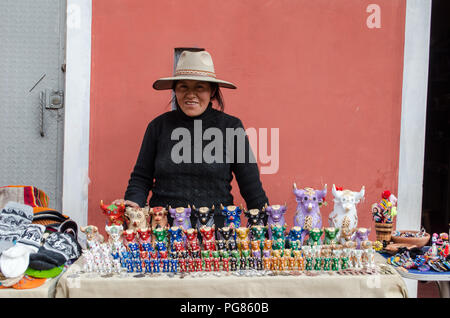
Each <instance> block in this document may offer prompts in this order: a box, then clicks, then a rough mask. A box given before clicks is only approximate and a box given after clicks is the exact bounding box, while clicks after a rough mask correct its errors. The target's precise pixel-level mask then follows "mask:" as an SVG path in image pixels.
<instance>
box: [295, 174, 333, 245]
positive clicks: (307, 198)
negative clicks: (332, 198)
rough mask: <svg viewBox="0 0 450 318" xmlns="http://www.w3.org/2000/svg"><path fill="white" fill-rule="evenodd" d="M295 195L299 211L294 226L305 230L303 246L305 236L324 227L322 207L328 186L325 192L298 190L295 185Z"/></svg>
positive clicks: (308, 189) (307, 189)
mask: <svg viewBox="0 0 450 318" xmlns="http://www.w3.org/2000/svg"><path fill="white" fill-rule="evenodd" d="M294 195H295V200H296V201H297V210H296V212H295V217H294V226H300V227H301V228H302V229H303V233H302V239H301V241H302V244H303V241H304V239H305V236H306V235H307V234H309V232H310V231H311V230H312V229H313V228H321V227H322V215H321V214H320V206H321V205H322V203H323V202H324V198H325V196H326V195H327V185H325V187H324V189H323V190H314V189H312V188H304V189H297V185H296V184H295V183H294Z"/></svg>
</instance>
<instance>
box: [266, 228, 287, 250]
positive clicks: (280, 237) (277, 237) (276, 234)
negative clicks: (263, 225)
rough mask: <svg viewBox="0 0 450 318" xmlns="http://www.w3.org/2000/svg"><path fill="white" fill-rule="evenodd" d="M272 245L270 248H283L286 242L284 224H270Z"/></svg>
mask: <svg viewBox="0 0 450 318" xmlns="http://www.w3.org/2000/svg"><path fill="white" fill-rule="evenodd" d="M270 229H271V233H272V238H271V240H272V241H273V246H272V249H284V247H285V242H286V236H285V232H286V225H279V224H272V225H271V226H270Z"/></svg>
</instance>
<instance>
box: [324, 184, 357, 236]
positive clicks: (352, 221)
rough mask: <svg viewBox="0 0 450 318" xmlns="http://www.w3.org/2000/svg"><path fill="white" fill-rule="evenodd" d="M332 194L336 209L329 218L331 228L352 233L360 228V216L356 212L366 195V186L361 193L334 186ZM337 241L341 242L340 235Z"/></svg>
mask: <svg viewBox="0 0 450 318" xmlns="http://www.w3.org/2000/svg"><path fill="white" fill-rule="evenodd" d="M332 193H333V196H334V200H333V201H334V208H333V211H332V212H331V213H330V215H329V216H328V223H329V225H330V226H331V227H335V228H338V229H340V230H341V233H342V232H343V228H345V229H346V231H352V230H354V229H356V228H357V226H358V215H357V211H356V204H358V203H359V202H360V201H361V200H362V199H363V198H364V194H365V188H364V186H362V187H361V190H360V191H359V192H354V191H350V190H347V189H345V190H344V189H337V188H336V186H335V185H334V184H333V188H332ZM337 240H338V241H340V233H338V235H337Z"/></svg>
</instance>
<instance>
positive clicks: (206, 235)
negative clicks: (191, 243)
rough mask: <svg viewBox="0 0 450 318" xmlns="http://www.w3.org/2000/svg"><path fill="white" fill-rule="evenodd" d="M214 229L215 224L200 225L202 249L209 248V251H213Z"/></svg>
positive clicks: (214, 246) (214, 242)
mask: <svg viewBox="0 0 450 318" xmlns="http://www.w3.org/2000/svg"><path fill="white" fill-rule="evenodd" d="M215 230H216V227H215V225H213V226H211V227H209V226H202V227H201V228H200V234H201V236H202V244H203V249H205V250H209V251H214V250H215V249H216V238H215Z"/></svg>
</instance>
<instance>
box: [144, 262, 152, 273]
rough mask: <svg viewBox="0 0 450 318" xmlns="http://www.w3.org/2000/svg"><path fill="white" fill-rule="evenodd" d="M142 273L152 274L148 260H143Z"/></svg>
mask: <svg viewBox="0 0 450 318" xmlns="http://www.w3.org/2000/svg"><path fill="white" fill-rule="evenodd" d="M144 272H145V273H151V272H152V263H151V261H150V260H149V259H145V260H144Z"/></svg>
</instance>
